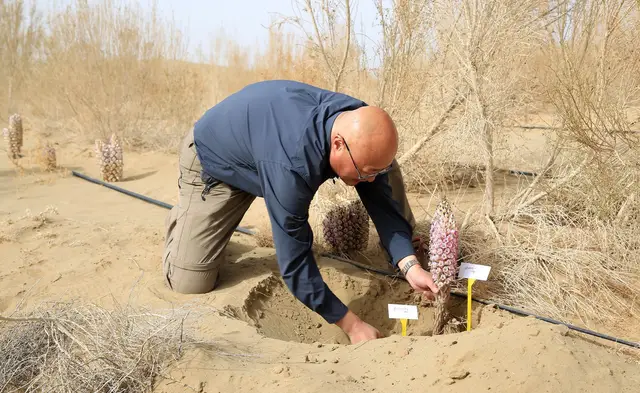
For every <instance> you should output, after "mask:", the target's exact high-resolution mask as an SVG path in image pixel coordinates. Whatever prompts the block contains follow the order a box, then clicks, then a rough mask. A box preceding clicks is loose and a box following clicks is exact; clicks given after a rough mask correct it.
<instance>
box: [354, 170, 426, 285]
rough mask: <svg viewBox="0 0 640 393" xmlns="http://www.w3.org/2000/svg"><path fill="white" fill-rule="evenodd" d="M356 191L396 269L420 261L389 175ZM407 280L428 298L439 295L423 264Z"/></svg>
mask: <svg viewBox="0 0 640 393" xmlns="http://www.w3.org/2000/svg"><path fill="white" fill-rule="evenodd" d="M356 189H357V191H358V195H359V196H360V199H361V200H362V203H363V204H364V206H365V207H366V209H367V211H368V212H369V215H370V216H371V219H372V220H373V223H374V225H375V226H376V229H377V231H378V234H379V235H380V240H381V241H382V245H383V246H384V247H385V249H386V250H387V251H388V252H389V255H391V261H392V264H393V266H394V267H397V268H400V269H402V268H403V267H404V266H405V264H407V263H408V262H409V261H411V260H412V259H416V260H417V258H416V256H415V251H414V249H413V244H412V242H411V238H412V232H413V231H412V230H411V225H410V224H409V222H408V221H407V220H406V219H405V218H404V216H403V215H402V212H401V210H400V206H399V204H398V203H397V202H396V201H395V200H394V199H393V197H392V192H391V185H390V184H389V175H388V174H384V175H381V176H377V177H376V179H375V180H374V181H372V182H366V183H360V184H358V185H357V186H356ZM406 279H407V282H409V284H410V285H411V287H412V288H413V289H415V290H416V291H418V292H422V293H423V294H424V295H425V296H427V297H432V293H436V292H438V287H437V286H436V285H435V283H434V282H433V278H432V277H431V274H430V273H429V272H427V271H426V270H424V269H423V268H422V266H420V264H417V265H413V266H410V267H409V270H408V271H407V274H406Z"/></svg>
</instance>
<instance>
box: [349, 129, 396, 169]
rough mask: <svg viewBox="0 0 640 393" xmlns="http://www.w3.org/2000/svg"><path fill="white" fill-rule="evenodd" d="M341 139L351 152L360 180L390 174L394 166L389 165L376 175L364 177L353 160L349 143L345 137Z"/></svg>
mask: <svg viewBox="0 0 640 393" xmlns="http://www.w3.org/2000/svg"><path fill="white" fill-rule="evenodd" d="M340 138H342V141H343V142H344V146H345V147H346V148H347V152H349V157H351V162H353V166H354V167H355V168H356V172H358V180H367V179H371V178H373V177H376V176H378V175H384V174H385V173H387V172H389V171H390V170H391V167H392V165H393V164H391V165H389V166H388V167H386V168H384V169H383V170H381V171H378V172H376V173H372V174H370V175H366V176H362V173H360V169H358V166H357V165H356V162H355V160H354V159H353V156H352V155H351V149H349V145H348V144H347V141H346V140H345V139H344V137H343V136H342V135H340Z"/></svg>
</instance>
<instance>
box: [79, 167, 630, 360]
mask: <svg viewBox="0 0 640 393" xmlns="http://www.w3.org/2000/svg"><path fill="white" fill-rule="evenodd" d="M71 173H72V174H73V175H74V176H76V177H79V178H81V179H84V180H87V181H89V182H92V183H95V184H99V185H102V186H104V187H107V188H110V189H112V190H115V191H119V192H121V193H123V194H126V195H129V196H132V197H134V198H138V199H141V200H143V201H145V202H149V203H152V204H154V205H157V206H160V207H164V208H165V209H171V208H172V207H173V206H172V205H170V204H168V203H165V202H162V201H158V200H157V199H153V198H149V197H147V196H145V195H142V194H138V193H137V192H133V191H129V190H126V189H124V188H122V187H118V186H115V185H113V184H110V183H107V182H104V181H102V180H99V179H95V178H92V177H89V176H87V175H84V174H82V173H79V172H77V171H71ZM235 230H236V231H238V232H241V233H245V234H247V235H255V232H253V231H252V230H250V229H248V228H244V227H241V226H238V227H236V229H235ZM321 256H324V257H328V258H332V259H335V260H337V261H340V262H344V263H348V264H350V265H352V266H355V267H358V268H360V269H364V270H368V271H371V272H375V273H378V274H381V275H383V276H387V277H391V278H400V279H402V280H405V281H406V279H405V278H404V277H403V276H402V275H401V274H397V273H392V272H389V271H387V270H383V269H377V268H374V267H371V266H367V265H364V264H361V263H358V262H355V261H353V260H351V259H348V258H343V257H341V256H338V255H334V254H331V253H322V254H321ZM451 294H452V295H454V296H457V297H463V298H466V297H467V294H466V293H465V294H462V293H457V292H454V291H451ZM472 300H473V301H475V302H478V303H482V304H485V305H493V306H495V307H496V308H499V309H501V310H505V311H508V312H511V313H513V314H518V315H521V316H526V317H535V318H536V319H539V320H541V321H545V322H548V323H551V324H554V325H564V326H566V327H567V328H569V329H571V330H575V331H578V332H580V333H584V334H587V335H591V336H594V337H599V338H602V339H605V340H609V341H613V342H615V343H618V344H623V345H627V346H630V347H633V348H639V349H640V343H637V342H633V341H629V340H624V339H621V338H617V337H613V336H610V335H607V334H603V333H598V332H596V331H593V330H589V329H586V328H582V327H580V326H576V325H572V324H570V323H566V322H562V321H558V320H555V319H553V318H548V317H543V316H540V315H536V314H533V313H530V312H528V311H523V310H520V309H517V308H515V307H511V306H506V305H502V304H498V303H495V302H491V301H489V300H484V299H478V298H475V297H472Z"/></svg>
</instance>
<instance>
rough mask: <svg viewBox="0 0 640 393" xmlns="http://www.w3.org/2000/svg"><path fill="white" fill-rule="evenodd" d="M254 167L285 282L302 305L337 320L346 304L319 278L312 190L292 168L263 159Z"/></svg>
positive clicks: (345, 308) (329, 319)
mask: <svg viewBox="0 0 640 393" xmlns="http://www.w3.org/2000/svg"><path fill="white" fill-rule="evenodd" d="M257 166H258V174H259V177H260V179H261V180H260V181H261V188H262V192H263V197H264V200H265V204H266V207H267V210H268V212H269V219H270V222H271V228H272V233H273V242H274V245H275V249H276V256H277V259H278V267H279V269H280V274H281V275H282V278H283V280H284V282H285V283H286V285H287V287H288V288H289V290H290V291H291V292H292V293H293V295H294V296H295V297H296V298H297V299H298V300H300V301H301V302H302V303H303V304H304V305H305V306H307V307H308V308H309V309H311V310H313V311H315V312H316V313H318V314H319V315H320V316H322V317H323V318H324V319H325V320H326V321H327V322H328V323H335V322H337V321H338V320H340V319H342V317H343V316H344V315H345V314H346V313H347V306H346V305H345V304H344V303H343V302H342V301H341V300H340V299H338V297H337V296H336V295H335V294H334V293H333V292H332V291H331V290H330V289H329V287H328V286H327V284H326V283H325V282H324V280H323V279H322V276H321V275H320V270H319V269H318V266H317V264H316V261H315V258H314V255H313V252H312V249H311V247H312V245H313V232H312V230H311V226H310V225H309V206H310V204H311V200H312V199H313V196H314V193H313V192H312V190H311V189H310V188H309V187H308V185H307V183H306V182H305V181H304V179H302V178H301V177H300V176H299V175H298V174H297V173H296V172H295V171H293V170H290V169H288V168H286V167H284V166H283V165H281V164H279V163H272V162H264V161H262V162H259V163H258V164H257Z"/></svg>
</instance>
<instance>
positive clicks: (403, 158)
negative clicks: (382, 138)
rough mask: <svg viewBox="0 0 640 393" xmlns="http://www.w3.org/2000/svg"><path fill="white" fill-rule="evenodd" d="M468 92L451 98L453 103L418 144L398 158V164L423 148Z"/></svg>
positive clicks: (401, 163)
mask: <svg viewBox="0 0 640 393" xmlns="http://www.w3.org/2000/svg"><path fill="white" fill-rule="evenodd" d="M467 94H468V93H464V94H462V95H456V96H455V97H454V98H453V99H452V100H451V103H449V106H448V107H447V109H446V110H445V111H444V112H442V114H441V115H440V117H439V118H438V120H437V121H436V122H435V123H433V124H432V125H431V127H430V128H429V130H428V131H427V133H426V134H425V135H424V136H423V137H422V138H421V139H420V140H419V141H418V142H416V144H415V145H413V146H412V147H411V149H409V150H407V152H406V153H404V154H403V155H402V157H400V158H398V164H400V165H403V164H404V163H405V162H406V161H407V160H409V159H410V158H411V157H413V156H414V155H415V154H416V153H417V152H418V151H419V150H420V149H422V147H423V146H424V144H425V143H427V141H428V140H429V139H431V137H433V136H434V135H435V134H436V133H437V132H438V131H439V129H440V127H441V126H442V124H443V123H444V122H445V121H446V120H447V118H448V117H449V115H450V114H451V112H453V111H454V110H455V109H456V108H457V107H458V105H460V104H461V103H462V102H464V100H465V99H466V98H467Z"/></svg>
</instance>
